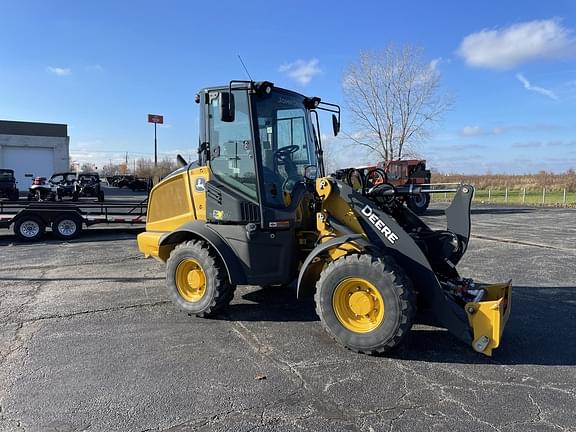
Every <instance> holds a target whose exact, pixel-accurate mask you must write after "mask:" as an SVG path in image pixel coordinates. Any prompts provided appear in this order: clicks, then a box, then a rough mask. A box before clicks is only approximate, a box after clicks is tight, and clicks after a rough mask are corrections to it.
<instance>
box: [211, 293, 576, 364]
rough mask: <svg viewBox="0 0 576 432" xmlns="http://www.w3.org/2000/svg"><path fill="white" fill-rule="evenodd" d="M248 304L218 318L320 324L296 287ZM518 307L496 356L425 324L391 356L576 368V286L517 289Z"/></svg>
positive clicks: (250, 296)
mask: <svg viewBox="0 0 576 432" xmlns="http://www.w3.org/2000/svg"><path fill="white" fill-rule="evenodd" d="M242 299H243V300H248V301H251V302H253V303H236V304H232V305H230V306H229V307H228V308H227V309H226V310H225V311H224V312H223V313H221V314H219V315H218V316H216V317H215V319H217V320H228V321H250V322H257V321H277V322H290V321H302V322H306V321H318V317H317V315H316V312H315V310H314V304H313V302H312V301H307V302H299V301H298V300H297V299H296V293H295V290H294V289H292V288H291V287H290V288H288V289H286V288H282V287H267V288H260V289H257V290H256V291H252V292H249V293H247V294H244V295H243V296H242ZM512 308H513V309H514V314H513V315H511V318H510V321H509V322H508V324H507V326H506V329H505V331H504V343H503V345H502V346H501V347H500V348H498V349H496V350H495V351H494V355H493V357H486V356H484V355H482V354H479V353H476V352H474V351H473V350H472V348H471V347H469V346H466V345H465V344H463V343H461V342H460V341H458V340H457V339H455V338H454V337H453V336H452V335H450V334H449V333H448V331H446V330H444V329H441V328H437V327H430V326H428V325H419V324H424V323H423V322H422V320H419V321H418V324H417V325H415V326H414V327H413V328H412V331H411V332H410V333H409V335H408V337H407V338H406V342H405V344H404V345H402V346H400V347H399V348H398V349H396V350H394V351H392V352H390V353H388V354H386V356H387V357H392V358H396V359H399V360H414V361H419V362H435V363H460V364H492V365H494V364H501V365H549V366H572V365H576V338H574V337H573V335H572V332H571V331H570V329H573V328H574V322H576V286H575V287H514V298H513V304H512ZM424 318H426V317H424ZM426 324H428V323H426Z"/></svg>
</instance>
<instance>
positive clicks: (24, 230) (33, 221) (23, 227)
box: [14, 215, 46, 242]
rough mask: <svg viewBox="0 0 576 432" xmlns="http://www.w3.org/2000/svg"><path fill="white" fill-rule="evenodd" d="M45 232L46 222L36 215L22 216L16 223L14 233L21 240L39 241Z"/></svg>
mask: <svg viewBox="0 0 576 432" xmlns="http://www.w3.org/2000/svg"><path fill="white" fill-rule="evenodd" d="M45 232H46V224H44V222H43V221H42V220H41V219H40V218H39V217H36V216H32V215H30V216H22V217H20V218H19V219H18V220H17V221H16V222H15V223H14V234H15V235H16V237H18V239H19V240H21V241H25V242H34V241H38V240H40V239H41V238H42V237H44V233H45Z"/></svg>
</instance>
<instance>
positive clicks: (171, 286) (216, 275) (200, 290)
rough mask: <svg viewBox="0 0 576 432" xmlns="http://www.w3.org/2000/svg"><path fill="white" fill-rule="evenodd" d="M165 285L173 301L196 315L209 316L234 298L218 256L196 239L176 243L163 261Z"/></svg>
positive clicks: (232, 286)
mask: <svg viewBox="0 0 576 432" xmlns="http://www.w3.org/2000/svg"><path fill="white" fill-rule="evenodd" d="M166 288H167V290H168V295H169V296H170V299H171V300H172V302H173V303H174V304H176V305H177V306H178V307H179V308H180V309H182V310H183V311H185V312H188V313H190V314H195V315H197V316H200V317H206V316H209V315H213V314H214V313H216V312H217V311H218V310H220V309H222V308H223V307H225V306H227V305H228V304H229V303H230V301H231V300H232V298H233V297H234V290H235V289H236V286H235V285H232V284H230V282H229V281H228V275H227V273H226V270H225V267H224V265H223V264H222V263H221V262H220V259H219V257H217V256H215V255H214V254H212V253H211V252H210V250H209V249H208V246H207V245H206V243H204V242H202V241H198V240H193V241H188V242H184V243H181V244H179V245H178V246H176V247H175V248H174V250H173V251H172V253H171V254H170V258H168V261H167V263H166Z"/></svg>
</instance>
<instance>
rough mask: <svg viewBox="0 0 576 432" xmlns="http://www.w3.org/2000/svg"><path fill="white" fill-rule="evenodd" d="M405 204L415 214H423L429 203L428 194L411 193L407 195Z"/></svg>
mask: <svg viewBox="0 0 576 432" xmlns="http://www.w3.org/2000/svg"><path fill="white" fill-rule="evenodd" d="M406 204H407V205H408V208H409V209H410V210H412V211H413V212H414V213H416V214H417V215H423V214H424V213H426V210H427V209H428V206H429V205H430V194H427V193H420V194H418V195H412V196H410V197H408V201H407V203H406Z"/></svg>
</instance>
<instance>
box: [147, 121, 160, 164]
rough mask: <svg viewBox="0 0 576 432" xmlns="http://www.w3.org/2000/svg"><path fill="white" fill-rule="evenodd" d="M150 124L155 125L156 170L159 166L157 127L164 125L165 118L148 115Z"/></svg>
mask: <svg viewBox="0 0 576 432" xmlns="http://www.w3.org/2000/svg"><path fill="white" fill-rule="evenodd" d="M148 123H154V168H156V167H157V166H158V137H157V135H156V125H158V124H164V116H162V115H158V114H148Z"/></svg>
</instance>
